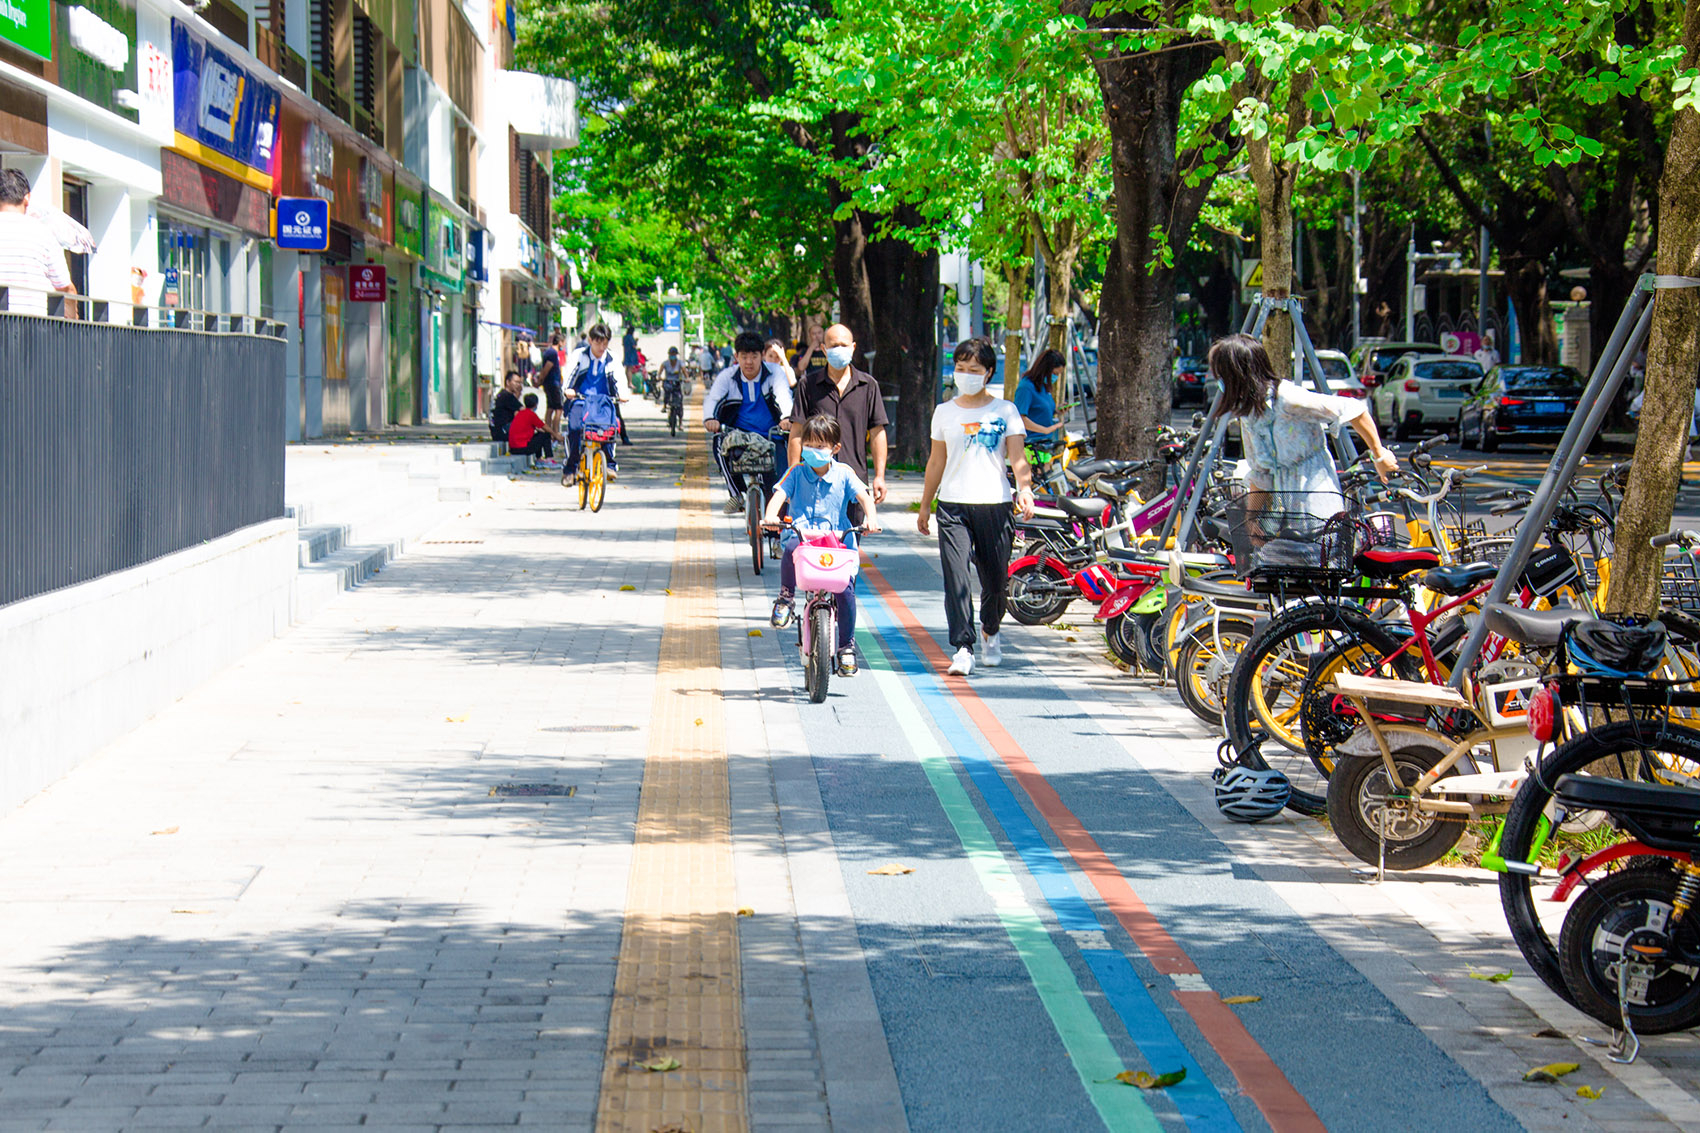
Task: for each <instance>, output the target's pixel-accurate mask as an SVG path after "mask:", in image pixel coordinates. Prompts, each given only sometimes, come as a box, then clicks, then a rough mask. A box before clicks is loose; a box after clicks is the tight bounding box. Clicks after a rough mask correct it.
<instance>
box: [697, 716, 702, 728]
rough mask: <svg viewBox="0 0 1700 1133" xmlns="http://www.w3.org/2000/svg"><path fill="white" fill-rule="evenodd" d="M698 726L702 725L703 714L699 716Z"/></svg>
mask: <svg viewBox="0 0 1700 1133" xmlns="http://www.w3.org/2000/svg"><path fill="white" fill-rule="evenodd" d="M697 727H699V728H700V727H702V717H701V716H698V717H697Z"/></svg>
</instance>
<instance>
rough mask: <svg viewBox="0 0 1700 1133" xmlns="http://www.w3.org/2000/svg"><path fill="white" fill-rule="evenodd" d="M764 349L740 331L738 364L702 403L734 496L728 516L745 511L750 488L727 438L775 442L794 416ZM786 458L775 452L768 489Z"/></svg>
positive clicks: (782, 376)
mask: <svg viewBox="0 0 1700 1133" xmlns="http://www.w3.org/2000/svg"><path fill="white" fill-rule="evenodd" d="M765 345H766V344H765V343H763V342H762V338H761V335H759V334H757V333H756V332H755V331H752V330H747V331H744V332H742V333H740V334H739V335H738V340H737V343H736V349H735V351H734V357H736V358H737V360H738V361H737V363H736V364H735V365H731V366H728V367H726V368H725V369H724V370H722V371H720V373H718V374H716V375H715V376H714V381H713V383H712V384H711V385H710V386H709V387H708V394H707V396H706V397H704V398H703V401H702V418H703V421H702V427H703V429H705V430H706V431H707V432H709V433H710V434H712V435H713V437H714V440H713V442H712V444H713V446H714V459H715V460H716V462H718V463H719V465H720V472H721V475H723V476H724V477H725V478H726V490H727V491H729V492H730V493H731V494H732V498H731V499H729V500H727V501H726V507H725V513H726V514H727V515H737V514H738V513H739V512H741V511H743V509H744V489H745V487H746V486H747V485H746V482H745V479H744V475H743V473H741V472H739V471H738V470H737V469H736V468H734V467H732V464H731V462H730V461H728V460H727V445H726V444H725V442H726V439H727V437H728V436H734V437H736V436H737V435H738V434H741V433H753V434H754V435H755V436H757V437H762V438H764V439H768V440H770V441H771V439H772V434H773V429H774V426H776V425H778V424H779V423H780V422H782V421H785V420H787V419H788V418H790V416H791V387H790V386H789V385H788V384H787V383H786V381H785V371H783V370H781V369H780V368H779V367H777V366H775V365H773V364H772V363H770V362H767V361H764V360H763V358H762V350H763V348H764V346H765ZM733 447H736V446H735V445H734V446H733ZM784 459H785V450H784V449H783V448H782V447H781V448H776V451H775V452H774V469H773V472H772V474H771V475H769V476H767V477H764V479H766V481H767V485H768V487H769V488H770V489H771V488H772V486H773V484H774V483H775V482H776V481H777V480H778V479H779V477H780V476H781V475H782V474H783V473H784V471H785V466H784Z"/></svg>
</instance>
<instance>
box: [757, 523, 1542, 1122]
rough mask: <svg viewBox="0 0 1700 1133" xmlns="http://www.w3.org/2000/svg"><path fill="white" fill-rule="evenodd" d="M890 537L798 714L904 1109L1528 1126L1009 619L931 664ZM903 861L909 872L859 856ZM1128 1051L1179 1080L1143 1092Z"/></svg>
mask: <svg viewBox="0 0 1700 1133" xmlns="http://www.w3.org/2000/svg"><path fill="white" fill-rule="evenodd" d="M893 544H896V541H895V540H894V541H891V542H888V543H884V544H882V545H881V551H876V552H875V555H877V556H878V558H877V561H872V562H870V563H869V564H868V569H867V570H866V572H865V575H864V579H863V583H862V626H861V631H860V635H859V641H860V644H861V647H862V650H863V653H864V658H865V664H866V668H865V670H864V674H863V676H862V677H860V678H858V679H857V680H854V681H842V680H841V681H837V682H835V684H834V687H833V693H834V695H833V696H832V697H831V698H830V699H829V702H828V703H827V704H825V705H821V706H805V708H804V710H803V713H802V714H803V719H804V731H805V733H806V735H807V736H808V738H809V742H810V748H811V752H812V754H813V758H814V762H815V765H816V772H817V776H818V778H819V781H820V784H821V795H822V800H823V802H824V804H825V806H826V811H827V815H828V820H829V823H830V825H831V827H832V833H833V836H834V839H835V842H836V844H837V846H838V850H839V853H840V856H841V860H842V862H843V872H844V877H845V883H846V888H847V891H848V892H849V894H850V899H851V905H852V908H853V910H854V912H855V916H856V921H857V929H858V935H859V937H860V943H861V945H862V948H863V950H864V953H865V955H866V956H867V961H868V970H869V974H870V977H871V979H872V982H873V987H874V991H875V997H876V1000H877V1001H878V1004H879V1007H880V1011H881V1015H882V1017H883V1018H884V1020H885V1026H886V1034H887V1039H888V1042H889V1045H890V1047H891V1052H892V1057H893V1062H894V1065H895V1067H896V1070H897V1074H898V1079H899V1083H900V1086H901V1088H902V1091H903V1095H904V1101H905V1105H906V1107H907V1110H908V1114H909V1117H910V1121H911V1124H912V1126H913V1127H915V1128H940V1129H944V1128H968V1127H974V1128H1035V1127H1056V1128H1060V1127H1067V1128H1091V1127H1098V1126H1102V1127H1105V1128H1112V1129H1119V1128H1151V1127H1154V1126H1155V1125H1161V1126H1163V1127H1168V1128H1178V1127H1183V1126H1184V1127H1186V1128H1191V1129H1231V1128H1236V1127H1244V1128H1263V1127H1271V1128H1277V1129H1306V1128H1321V1127H1323V1126H1327V1127H1330V1128H1347V1127H1354V1126H1355V1127H1366V1126H1367V1125H1373V1127H1376V1128H1399V1127H1413V1128H1415V1127H1423V1128H1432V1127H1433V1125H1434V1123H1436V1122H1439V1123H1442V1125H1443V1126H1452V1125H1461V1124H1464V1123H1468V1124H1470V1125H1471V1126H1473V1127H1476V1128H1482V1129H1500V1128H1515V1127H1517V1125H1518V1123H1517V1122H1516V1121H1514V1120H1512V1118H1511V1117H1510V1116H1509V1115H1508V1114H1507V1113H1506V1112H1505V1111H1504V1110H1503V1109H1501V1108H1500V1107H1499V1106H1498V1105H1496V1104H1495V1103H1494V1102H1493V1100H1492V1099H1491V1098H1490V1097H1489V1096H1488V1095H1487V1093H1486V1091H1485V1090H1484V1089H1483V1088H1482V1087H1481V1085H1480V1084H1479V1083H1477V1082H1476V1081H1475V1080H1474V1079H1472V1078H1471V1077H1470V1076H1469V1075H1468V1074H1467V1073H1465V1072H1464V1071H1463V1069H1461V1068H1460V1067H1459V1066H1458V1065H1457V1064H1456V1063H1455V1062H1453V1061H1452V1060H1451V1059H1450V1058H1448V1057H1447V1056H1446V1055H1445V1054H1444V1053H1443V1052H1442V1051H1441V1050H1440V1049H1439V1048H1438V1047H1436V1046H1435V1045H1434V1044H1433V1043H1432V1042H1430V1041H1429V1040H1428V1038H1427V1037H1425V1036H1424V1034H1423V1033H1422V1032H1421V1030H1419V1029H1418V1028H1417V1027H1416V1026H1415V1025H1413V1024H1412V1023H1411V1022H1410V1021H1409V1020H1408V1019H1407V1018H1405V1016H1403V1015H1402V1014H1401V1013H1400V1012H1399V1011H1398V1010H1397V1009H1396V1008H1395V1007H1394V1006H1393V1005H1392V1004H1391V1003H1390V1002H1389V1001H1388V1000H1387V999H1386V997H1385V996H1383V995H1382V994H1381V993H1380V992H1379V991H1378V990H1376V988H1375V987H1374V986H1373V984H1371V983H1370V982H1369V981H1368V980H1367V979H1365V978H1364V977H1363V976H1362V975H1361V974H1359V973H1358V971H1356V970H1355V969H1354V968H1352V967H1351V966H1350V965H1349V964H1347V963H1345V962H1344V961H1343V960H1342V959H1341V958H1340V957H1339V956H1338V955H1337V954H1336V953H1335V952H1334V951H1333V950H1332V949H1331V948H1330V947H1329V946H1328V945H1327V944H1326V943H1325V942H1324V941H1323V940H1322V939H1321V938H1320V937H1319V936H1317V935H1316V934H1315V933H1314V932H1312V931H1311V930H1310V929H1309V928H1308V927H1307V926H1305V925H1304V924H1303V923H1302V921H1301V920H1300V918H1299V917H1298V916H1297V915H1296V914H1294V913H1293V911H1292V910H1291V909H1290V908H1288V907H1287V906H1286V905H1285V904H1284V903H1283V902H1282V901H1281V900H1280V899H1279V898H1278V897H1277V896H1275V894H1274V893H1273V892H1272V891H1271V889H1270V888H1269V887H1268V886H1267V885H1265V884H1263V883H1262V882H1261V881H1258V880H1257V879H1256V877H1255V875H1254V874H1252V872H1251V871H1250V870H1249V869H1245V868H1243V867H1241V866H1239V865H1238V863H1237V862H1236V861H1235V860H1234V857H1233V855H1232V854H1231V853H1230V852H1229V851H1228V850H1227V848H1226V847H1225V846H1224V844H1223V843H1222V842H1221V841H1220V839H1218V838H1217V837H1216V836H1215V835H1214V834H1212V833H1211V832H1210V830H1209V829H1208V828H1207V827H1206V826H1205V825H1203V824H1202V823H1200V822H1199V821H1198V820H1197V819H1195V818H1194V817H1193V816H1192V815H1191V814H1190V813H1189V812H1187V811H1186V810H1185V809H1184V808H1182V807H1181V806H1180V805H1179V804H1178V803H1177V802H1176V801H1175V800H1174V799H1173V798H1172V797H1171V796H1170V795H1169V794H1168V793H1167V792H1166V791H1164V790H1163V789H1162V788H1161V787H1160V786H1159V785H1158V784H1157V783H1156V782H1155V781H1154V780H1152V779H1151V778H1150V777H1149V776H1148V775H1146V774H1145V773H1144V772H1143V771H1141V770H1140V769H1138V768H1137V767H1136V766H1134V765H1133V764H1132V762H1131V761H1130V760H1129V759H1128V758H1127V755H1126V752H1125V751H1123V750H1121V749H1120V746H1119V743H1118V742H1117V741H1116V740H1115V739H1113V738H1112V737H1110V736H1109V735H1107V734H1106V733H1105V732H1104V730H1103V729H1102V728H1100V727H1098V725H1097V724H1096V722H1094V721H1093V720H1092V719H1091V717H1090V715H1089V714H1087V713H1083V712H1081V711H1080V710H1079V708H1078V706H1077V705H1075V704H1074V702H1073V701H1071V700H1070V699H1069V697H1068V695H1067V694H1065V693H1064V692H1063V691H1061V690H1060V689H1059V688H1058V687H1057V686H1056V684H1055V683H1054V682H1052V681H1051V680H1049V679H1048V678H1047V677H1046V676H1045V675H1044V674H1042V673H1040V672H1039V671H1038V670H1037V669H1036V668H1035V667H1034V666H1033V665H1032V664H1031V663H1029V662H1026V661H1024V659H1023V658H1022V656H1021V655H1020V651H1019V645H1018V643H1017V641H1016V640H1013V639H1014V638H1015V637H1016V636H1017V635H1011V636H1012V641H1011V646H1013V648H1010V649H1009V655H1010V661H1009V663H1007V664H1006V666H1005V667H1004V668H1003V669H1001V670H991V671H987V670H982V671H981V672H979V673H977V674H976V675H975V677H974V678H973V679H972V680H970V681H966V682H964V681H961V680H958V679H954V678H944V677H942V676H941V675H940V674H941V673H942V669H943V665H944V657H943V653H942V650H941V649H940V647H939V645H938V642H937V641H936V639H934V638H933V637H932V636H931V635H930V634H929V633H928V632H927V630H926V629H925V627H926V626H929V625H934V624H942V621H943V618H942V608H941V604H940V601H939V597H938V592H937V575H936V571H935V570H934V568H933V567H932V564H931V563H930V562H928V561H927V560H926V559H924V558H923V557H922V555H921V554H920V553H918V550H919V548H918V547H917V548H914V549H912V548H910V547H908V546H905V545H902V544H897V545H895V546H894V545H893ZM770 632H771V631H770ZM779 636H780V639H781V642H782V643H783V644H784V645H785V646H787V647H789V645H790V642H791V636H790V634H789V633H787V634H783V635H779ZM787 652H788V653H789V654H790V656H791V660H790V662H789V663H790V665H791V667H792V669H793V671H795V669H796V666H795V661H794V656H795V653H794V650H793V649H789V648H787ZM1152 742H1159V743H1160V742H1162V741H1161V739H1160V738H1158V737H1153V740H1152ZM1200 773H1201V774H1202V773H1203V771H1202V770H1201V772H1200ZM894 857H895V858H896V859H897V860H900V861H902V862H903V863H904V864H907V865H911V866H914V867H915V869H916V873H915V874H913V875H909V876H905V877H896V878H894V877H885V876H875V875H869V874H868V873H867V871H868V870H870V869H874V868H877V867H878V866H879V865H881V864H883V863H884V862H885V861H888V860H892V859H893V858H894ZM1241 995H1251V996H1259V997H1261V999H1260V1001H1258V1002H1256V1003H1251V1004H1246V1005H1244V1006H1235V1007H1230V1006H1228V1005H1224V1004H1223V1003H1222V1002H1221V997H1223V996H1241ZM1124 1067H1125V1068H1128V1069H1136V1070H1137V1069H1148V1070H1151V1071H1153V1072H1156V1073H1164V1072H1167V1071H1172V1070H1176V1069H1183V1068H1184V1069H1186V1070H1187V1078H1186V1080H1185V1081H1183V1082H1182V1083H1181V1084H1180V1085H1178V1086H1175V1087H1171V1088H1170V1089H1168V1090H1164V1091H1154V1092H1151V1093H1142V1092H1141V1091H1138V1090H1135V1089H1133V1088H1131V1087H1128V1086H1125V1085H1122V1084H1120V1083H1117V1082H1115V1081H1114V1080H1113V1076H1114V1074H1115V1073H1116V1072H1117V1071H1119V1070H1121V1069H1123V1068H1124ZM1393 1068H1397V1073H1393V1072H1390V1070H1392V1069H1393ZM1413 1083H1420V1087H1421V1092H1422V1095H1423V1105H1422V1106H1421V1107H1420V1110H1418V1109H1413V1108H1412V1106H1411V1104H1410V1098H1411V1089H1412V1085H1413Z"/></svg>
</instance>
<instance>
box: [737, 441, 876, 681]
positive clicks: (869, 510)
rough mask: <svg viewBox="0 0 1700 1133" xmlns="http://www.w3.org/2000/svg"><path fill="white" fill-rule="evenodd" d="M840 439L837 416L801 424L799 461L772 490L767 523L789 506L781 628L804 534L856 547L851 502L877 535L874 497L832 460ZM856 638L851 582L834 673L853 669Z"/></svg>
mask: <svg viewBox="0 0 1700 1133" xmlns="http://www.w3.org/2000/svg"><path fill="white" fill-rule="evenodd" d="M840 439H841V438H840V432H839V427H838V419H837V418H836V417H829V416H827V415H826V414H824V413H821V414H816V415H815V416H813V417H810V418H809V419H808V420H807V421H806V422H804V424H803V459H802V463H800V464H794V465H792V466H791V470H790V471H789V472H787V473H786V474H785V477H784V479H782V480H780V481H779V484H778V485H777V486H776V487H775V488H774V489H773V498H772V499H771V500H769V501H768V504H767V514H766V515H764V516H763V517H762V518H763V520H764V521H765V522H767V523H777V522H779V512H780V509H781V508H783V507H784V506H785V505H786V504H787V503H789V504H790V505H791V526H790V527H788V528H786V529H785V534H784V535H783V536H782V537H781V539H780V545H781V546H782V547H783V548H784V550H783V554H782V558H781V559H780V563H779V600H778V601H776V602H775V603H774V604H773V624H774V625H775V626H777V627H779V628H780V629H783V628H784V627H786V626H788V625H790V624H791V619H792V618H793V617H795V616H796V610H795V608H794V607H793V606H792V598H793V597H794V596H795V594H796V591H797V566H796V563H795V562H793V561H792V558H791V553H792V552H793V551H795V550H796V549H797V547H798V545H799V544H801V543H802V541H803V538H804V536H808V535H822V534H827V533H831V534H835V535H836V534H843V535H844V536H845V540H844V542H845V545H846V546H851V547H854V546H855V545H856V537H855V536H854V535H852V534H849V532H850V528H851V526H852V524H851V522H850V504H851V503H852V502H857V501H859V502H860V503H861V505H862V510H863V514H864V516H865V518H864V520H863V527H864V528H865V529H866V530H868V531H870V532H878V531H879V520H878V517H877V516H876V515H875V514H874V497H873V493H872V492H870V491H869V490H868V486H867V485H866V484H864V483H862V481H861V480H860V479H858V478H857V476H856V473H855V472H854V471H852V470H851V468H850V466H849V465H848V464H845V463H843V462H841V461H837V460H834V459H833V457H834V456H835V455H837V453H838V446H839V441H840ZM855 635H856V586H855V584H854V583H852V584H851V585H850V586H848V587H846V588H845V589H844V590H843V592H841V593H840V594H839V595H838V670H839V672H840V673H842V674H843V675H845V676H850V675H852V674H854V673H855V671H856V649H855V645H854V642H855Z"/></svg>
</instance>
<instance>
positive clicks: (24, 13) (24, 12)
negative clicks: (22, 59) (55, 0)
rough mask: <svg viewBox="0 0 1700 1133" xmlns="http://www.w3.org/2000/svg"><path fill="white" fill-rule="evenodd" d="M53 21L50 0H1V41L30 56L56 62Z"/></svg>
mask: <svg viewBox="0 0 1700 1133" xmlns="http://www.w3.org/2000/svg"><path fill="white" fill-rule="evenodd" d="M52 21H53V5H52V4H50V3H49V2H48V0H0V39H3V40H5V41H6V42H7V43H10V44H13V45H15V46H17V47H21V48H23V49H24V50H25V51H27V52H29V53H30V54H31V55H35V56H39V57H40V58H42V59H52V58H53V23H52Z"/></svg>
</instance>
